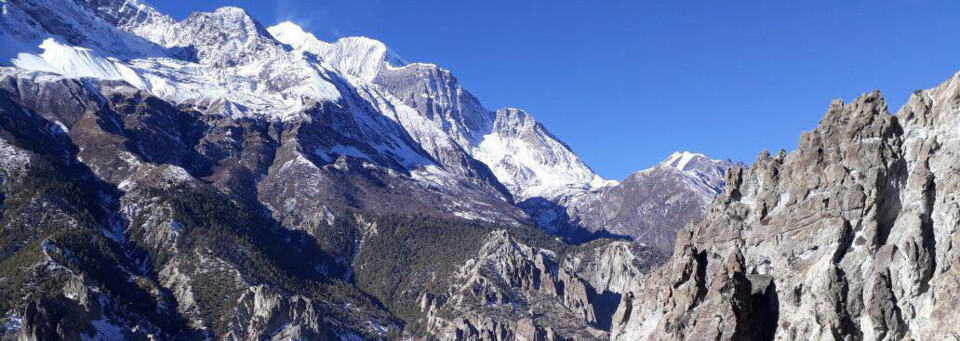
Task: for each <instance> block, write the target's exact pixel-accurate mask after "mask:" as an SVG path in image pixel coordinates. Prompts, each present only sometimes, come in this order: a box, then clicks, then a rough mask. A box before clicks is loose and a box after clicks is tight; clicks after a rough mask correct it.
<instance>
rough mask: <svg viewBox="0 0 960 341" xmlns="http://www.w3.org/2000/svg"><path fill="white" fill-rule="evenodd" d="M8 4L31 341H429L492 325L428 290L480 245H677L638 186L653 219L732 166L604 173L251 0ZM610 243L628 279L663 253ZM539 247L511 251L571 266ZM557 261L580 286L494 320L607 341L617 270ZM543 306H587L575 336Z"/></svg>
mask: <svg viewBox="0 0 960 341" xmlns="http://www.w3.org/2000/svg"><path fill="white" fill-rule="evenodd" d="M0 6H2V11H0V19H2V20H0V41H3V42H4V45H3V46H4V48H3V51H2V52H3V53H2V54H0V58H2V59H0V65H2V66H0V206H2V208H3V211H2V212H0V225H2V226H0V245H2V246H3V249H2V250H0V251H2V252H0V255H2V257H3V258H2V259H0V261H3V262H10V263H4V264H5V266H3V267H0V278H3V279H4V280H3V281H0V288H2V289H3V290H2V291H0V293H2V294H3V296H4V298H5V299H3V300H0V311H4V312H5V314H7V315H6V316H3V317H2V321H3V323H5V324H4V327H3V330H5V331H8V332H10V331H11V330H14V331H15V332H16V333H18V336H17V337H20V338H22V339H46V338H82V337H88V338H92V339H97V338H100V339H130V338H147V337H153V338H159V339H168V338H169V339H177V338H183V339H204V338H225V339H249V340H254V339H263V338H266V337H275V338H278V339H350V340H353V339H396V338H397V337H396V336H397V335H402V336H404V337H417V338H419V337H426V336H427V335H429V333H430V332H431V330H432V331H435V332H438V333H439V332H440V331H441V330H442V331H452V330H456V329H458V328H452V329H451V328H448V327H450V326H449V325H445V323H453V324H459V322H457V321H454V320H451V319H450V316H436V315H433V312H432V311H434V310H435V311H441V312H442V311H463V312H467V313H468V315H469V316H472V318H475V320H474V321H472V322H471V323H478V322H477V321H492V320H491V317H490V316H488V315H489V314H492V313H491V312H490V311H487V310H484V309H482V307H477V306H473V305H470V304H466V305H460V304H458V305H455V306H453V305H448V306H444V305H445V304H446V301H445V300H443V299H441V300H435V299H427V298H428V297H440V296H442V295H445V294H450V293H449V292H433V291H431V290H435V289H437V288H448V287H449V286H448V285H450V284H452V283H456V281H457V280H458V279H456V278H450V277H449V276H446V275H445V274H447V273H453V271H454V270H455V269H456V267H463V266H466V264H469V263H471V262H476V259H478V257H479V258H486V257H489V256H491V254H492V253H491V252H485V251H484V249H485V246H484V244H490V243H491V242H492V243H494V244H496V245H501V246H506V245H510V243H514V242H517V243H519V242H523V243H531V245H534V244H535V245H538V246H536V247H537V248H550V249H551V250H562V249H565V248H574V249H575V250H573V251H577V252H579V251H581V249H579V248H580V247H579V246H569V245H565V244H563V243H561V242H557V241H555V240H554V237H555V236H552V235H547V234H545V233H544V232H543V231H542V230H546V231H548V232H550V233H554V234H558V235H561V236H562V237H564V238H565V239H566V240H568V241H577V242H583V241H587V240H591V239H594V238H596V237H598V236H608V235H625V236H631V237H636V238H640V241H641V242H642V243H645V244H650V245H654V246H663V245H666V244H665V243H667V242H666V241H663V240H661V239H662V238H663V234H657V233H652V232H650V231H654V230H656V229H655V226H654V225H652V224H653V223H650V222H648V221H647V222H639V223H637V222H636V219H638V217H644V218H645V219H650V218H648V217H657V215H655V214H654V215H651V213H650V212H654V211H655V210H656V209H657V208H658V207H652V206H651V205H653V204H652V203H653V202H654V199H645V200H647V201H643V202H641V203H636V202H633V201H630V200H633V198H635V197H637V196H636V195H634V194H636V193H640V192H643V191H647V190H648V189H647V188H648V187H650V188H666V192H656V193H665V194H664V195H668V196H670V198H674V199H672V200H674V201H671V202H670V203H671V206H669V207H666V206H665V207H659V209H660V211H657V212H660V213H658V214H668V213H669V212H672V211H670V210H674V209H676V210H684V212H687V211H689V212H700V211H699V210H700V209H701V208H702V206H703V205H704V203H705V202H706V201H707V200H708V197H711V196H712V195H714V194H715V193H714V192H711V191H715V189H716V188H717V187H716V186H715V184H719V183H720V182H718V181H721V180H718V179H720V178H718V176H720V175H722V169H720V168H717V167H722V166H723V163H714V162H712V161H711V160H709V159H707V158H705V157H702V156H696V157H694V156H689V157H688V156H685V155H686V154H684V155H682V156H680V157H679V159H678V160H679V161H677V162H672V161H671V162H672V163H676V164H674V165H672V166H666V165H663V166H658V167H655V168H656V169H658V170H656V172H665V173H664V174H666V175H663V176H645V175H635V176H632V177H631V178H628V179H626V180H624V181H623V182H617V181H611V180H606V179H603V178H602V177H600V176H599V175H597V174H596V173H595V172H593V171H592V170H591V169H590V168H589V167H588V166H587V165H586V164H585V163H584V162H583V161H582V160H581V159H580V158H579V157H578V156H577V155H576V154H575V153H574V152H573V151H572V150H571V148H569V147H568V146H567V145H566V144H564V143H563V142H562V141H560V140H559V139H558V138H557V137H555V136H554V135H552V134H551V133H550V132H549V131H548V130H547V129H546V128H545V127H544V126H543V125H542V124H540V123H539V122H537V121H536V120H535V119H534V118H533V116H532V115H531V114H529V113H526V112H525V111H523V110H520V109H513V108H507V109H499V110H490V109H487V108H485V107H484V106H483V105H482V104H481V102H480V101H479V100H478V99H477V98H476V97H474V96H473V95H472V94H470V93H469V92H468V91H466V90H465V89H463V88H462V87H461V85H460V83H459V81H458V80H457V78H456V77H454V76H453V74H452V73H451V72H450V71H448V70H445V69H443V68H441V67H439V66H437V65H433V64H427V63H416V62H407V61H404V60H403V59H402V58H400V57H399V56H398V55H397V54H396V53H395V52H393V51H392V50H391V49H390V48H388V47H387V46H386V45H385V44H383V43H382V42H379V41H376V40H373V39H369V38H364V37H352V38H343V39H339V40H337V41H335V42H324V41H320V40H319V39H317V38H316V37H315V36H314V35H312V34H310V33H309V32H306V31H304V30H303V29H302V28H300V27H298V26H296V25H295V24H292V23H289V22H286V23H280V24H278V25H275V26H273V27H269V28H267V27H266V26H264V25H262V24H261V23H259V22H258V21H257V20H255V19H254V18H252V17H251V16H250V15H249V14H248V13H246V12H245V11H244V10H242V9H239V8H235V7H225V8H221V9H218V10H215V11H213V12H200V13H194V14H192V15H190V16H189V17H187V18H186V19H184V20H182V21H177V20H175V19H173V18H172V17H170V16H167V15H165V14H163V13H160V12H158V11H157V10H155V9H154V8H152V7H150V6H148V5H146V4H143V3H140V2H138V1H133V0H103V1H98V0H8V1H2V2H0ZM680 159H682V160H680ZM680 161H682V165H681V162H680ZM710 167H714V168H710ZM645 172H646V171H645ZM650 172H654V171H650ZM641 173H643V172H641ZM638 174H639V173H638ZM639 179H642V180H639ZM657 186H661V187H657ZM710 186H713V187H710ZM691 188H692V189H697V190H696V191H692V192H691V191H689V190H687V189H691ZM706 188H711V190H706ZM691 193H692V194H691ZM710 193H714V194H710ZM658 195H659V194H658ZM631 205H635V206H633V207H631ZM638 207H641V208H642V209H636V208H638ZM678 207H679V208H678ZM11 212H12V213H11ZM611 212H612V213H611ZM664 212H666V213H664ZM694 217H697V215H695V214H684V215H682V216H679V217H677V218H675V219H672V220H670V221H669V225H663V226H662V228H663V229H664V230H665V231H668V233H673V231H674V230H675V229H676V226H675V225H682V224H685V223H686V222H687V221H688V220H690V219H693V218H694ZM654 223H658V224H659V223H660V222H659V221H654ZM534 225H536V226H539V229H538V228H536V226H534ZM495 229H496V230H503V231H506V232H497V233H496V234H495V236H497V238H493V239H492V241H491V240H489V238H488V235H489V233H490V232H492V231H494V230H495ZM540 229H542V230H540ZM598 232H600V233H598ZM504 233H506V234H504ZM644 238H649V240H647V239H644ZM657 238H660V239H657ZM507 242H509V243H507ZM605 242H607V241H599V242H597V243H596V244H591V245H589V246H584V247H585V248H586V247H589V248H590V250H591V252H595V253H597V254H616V255H618V256H616V257H615V258H617V259H619V261H618V263H617V264H619V265H618V268H625V269H627V270H628V271H629V272H630V273H640V272H642V271H640V270H637V269H636V264H640V263H646V262H647V261H648V259H646V258H645V259H637V258H636V257H633V256H632V255H630V256H629V257H628V255H627V254H629V253H630V252H631V251H629V250H631V248H633V247H634V246H636V247H640V248H642V249H643V250H645V251H644V254H645V255H649V256H650V259H659V258H656V257H655V256H656V255H659V254H660V252H661V251H659V250H656V249H655V248H646V247H641V246H637V245H632V246H631V245H627V244H630V243H626V242H618V244H616V246H615V248H616V250H619V251H616V252H614V251H615V250H614V251H610V250H606V247H607V246H606V245H607V244H605ZM487 249H489V248H487ZM487 251H489V250H487ZM550 252H553V251H550V250H548V249H543V251H542V252H541V251H538V253H537V254H541V253H542V254H543V255H547V254H549V253H550ZM534 256H535V255H534V254H532V253H529V252H521V253H518V254H514V255H512V256H511V257H518V258H519V259H514V260H511V262H512V264H519V265H517V266H523V267H530V266H532V267H535V268H537V269H540V270H538V271H554V270H557V269H560V268H561V267H560V266H558V265H557V264H550V262H560V261H563V260H562V258H560V256H556V255H551V256H549V257H547V256H543V257H539V256H538V257H534ZM531 257H533V258H531ZM527 258H531V259H527ZM534 258H535V259H534ZM513 261H516V262H513ZM578 263H579V261H578ZM588 263H589V262H588ZM7 264H13V265H10V266H6V265H7ZM584 264H585V263H584ZM562 268H563V269H565V270H563V271H562V272H560V273H557V274H552V275H551V276H552V277H550V281H551V282H555V283H565V284H555V286H556V287H555V288H554V289H552V290H547V289H546V288H527V289H529V290H526V289H525V290H526V293H525V294H524V295H520V296H516V297H501V298H500V299H501V300H500V302H502V303H503V304H505V306H506V305H517V307H520V308H523V309H521V310H518V311H523V312H524V313H521V314H520V315H518V317H517V318H513V319H511V320H510V321H512V322H511V324H509V325H487V326H481V327H482V328H481V329H483V330H485V331H489V332H493V331H495V330H498V329H500V330H501V331H503V329H504V328H507V329H517V328H528V327H529V328H533V329H532V331H534V332H535V333H534V334H537V333H547V331H550V332H549V333H554V332H556V333H561V334H562V335H554V336H556V337H565V335H566V334H563V333H574V331H577V332H575V334H576V335H582V336H584V337H587V339H604V338H605V336H606V334H605V333H606V331H605V329H604V328H607V329H609V326H607V327H603V326H601V325H600V324H604V325H607V324H609V319H610V315H611V314H612V313H613V311H612V310H610V309H609V308H610V307H609V306H606V305H592V304H584V302H586V300H590V299H591V295H594V294H599V293H596V292H595V291H596V290H593V291H591V290H592V289H591V288H592V287H591V286H590V285H591V284H590V282H589V281H587V280H585V279H587V278H593V279H595V278H604V277H605V276H607V277H609V276H612V275H611V274H596V273H594V272H597V271H606V272H609V271H607V270H602V269H604V267H602V266H599V265H596V266H589V267H587V268H586V270H584V269H577V268H576V267H570V266H567V265H564V267H562ZM525 269H526V268H523V269H514V268H504V269H502V270H503V272H504V273H517V274H519V275H522V276H528V275H531V274H530V273H529V272H528V271H527V270H525ZM117 274H122V276H117ZM475 277H476V281H474V282H476V283H479V284H483V283H480V282H477V281H487V280H491V279H494V278H496V276H494V275H490V276H487V275H486V274H484V275H483V276H475ZM528 277H529V276H528ZM532 278H534V277H530V279H524V280H523V281H524V282H526V283H534V282H537V283H539V279H532ZM530 281H534V282H530ZM617 281H618V283H619V282H623V280H622V279H618V280H617ZM573 284H576V287H577V288H579V289H578V290H577V291H576V292H570V291H565V290H563V288H565V287H567V286H568V285H573ZM51 288H53V289H51ZM491 288H492V287H491ZM556 288H560V289H556ZM47 289H50V290H47ZM61 289H62V290H61ZM500 289H503V290H500ZM593 289H595V288H593ZM621 289H622V288H620V286H619V285H618V286H617V290H621ZM511 291H512V289H511V288H498V289H497V290H493V291H491V293H492V294H496V295H500V294H503V293H506V292H511ZM437 295H440V296H437ZM453 296H458V297H459V296H461V295H460V293H455V294H454V295H453ZM463 297H466V296H462V297H461V298H460V299H463ZM611 297H612V296H611ZM6 298H9V299H6ZM531 298H535V299H537V300H540V301H541V303H544V305H543V307H547V308H548V309H570V310H571V311H574V313H572V314H566V315H563V316H573V317H574V318H575V319H574V320H568V321H562V322H563V326H566V327H563V328H559V329H558V326H559V325H553V324H556V323H559V322H558V321H557V320H556V319H549V318H546V319H544V318H541V317H537V316H538V315H541V314H542V312H543V309H541V308H540V307H523V305H525V304H528V303H529V302H527V301H528V300H529V299H531ZM481 299H482V298H481ZM603 299H604V302H607V303H610V302H613V301H614V300H612V299H611V298H610V297H604V298H603ZM422 300H427V301H430V302H429V304H426V303H423V302H425V301H422ZM468 301H469V300H468ZM471 302H472V301H471ZM461 303H462V302H461ZM417 306H420V307H421V308H420V310H416V309H415V308H414V307H417ZM602 321H606V322H602ZM7 325H9V326H10V327H7ZM470 325H471V326H472V325H473V324H470ZM461 327H462V324H461ZM587 327H589V328H587ZM465 328H466V327H465ZM529 328H528V329H529ZM469 329H470V328H466V329H464V330H469ZM527 331H528V332H529V331H531V330H527ZM582 331H588V332H586V333H583V332H582ZM511 333H512V335H521V334H523V333H520V331H518V330H513V331H512V332H511ZM570 335H573V334H570Z"/></svg>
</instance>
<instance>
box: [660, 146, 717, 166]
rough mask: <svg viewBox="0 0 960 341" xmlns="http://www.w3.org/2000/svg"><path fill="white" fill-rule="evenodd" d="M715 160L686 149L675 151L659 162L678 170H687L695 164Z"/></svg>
mask: <svg viewBox="0 0 960 341" xmlns="http://www.w3.org/2000/svg"><path fill="white" fill-rule="evenodd" d="M713 161H715V160H712V159H710V158H708V157H707V156H706V155H703V154H700V153H691V152H688V151H682V152H681V151H676V152H673V154H670V157H668V158H667V159H666V160H663V162H661V163H660V164H663V165H667V166H670V167H673V168H676V169H677V170H680V171H687V170H690V169H693V168H696V166H697V165H702V164H703V163H705V162H706V163H712V162H713Z"/></svg>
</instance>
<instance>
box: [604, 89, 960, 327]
mask: <svg viewBox="0 0 960 341" xmlns="http://www.w3.org/2000/svg"><path fill="white" fill-rule="evenodd" d="M958 124H960V75H957V76H954V77H952V78H951V79H950V80H948V81H947V82H945V83H943V84H942V85H940V86H938V87H936V88H934V89H931V90H924V91H918V92H916V93H914V94H913V96H912V97H911V98H910V100H909V102H908V103H907V104H906V105H905V106H904V107H903V108H902V109H901V110H900V111H899V112H898V113H897V115H896V116H893V115H890V113H889V112H888V111H887V108H886V103H885V102H884V100H883V98H882V97H881V96H880V94H879V93H877V92H873V93H868V94H865V95H862V96H860V97H859V98H857V99H856V100H855V101H853V102H852V103H846V104H845V103H843V102H841V101H835V102H833V103H831V105H830V108H829V109H828V110H827V113H826V115H825V116H824V117H823V119H822V120H821V122H820V124H819V126H818V127H817V128H816V129H814V130H813V131H811V132H808V133H804V134H803V136H802V137H801V139H800V143H799V146H798V148H797V150H796V151H794V152H791V153H789V154H787V153H785V152H782V151H781V152H780V153H778V154H776V155H770V154H769V153H763V154H761V155H760V157H758V159H757V160H756V162H755V163H754V164H753V165H752V166H751V167H750V168H739V167H735V168H733V169H731V170H730V172H729V173H728V177H727V187H726V190H725V191H724V194H722V195H721V196H720V197H718V199H717V200H716V201H715V202H714V203H713V205H712V206H711V207H710V208H709V211H708V213H707V215H706V217H705V218H704V219H703V220H702V221H700V222H698V223H696V224H693V225H691V226H690V227H689V228H687V229H684V230H683V231H681V232H680V234H679V235H678V238H677V241H676V247H675V251H674V255H673V257H672V259H671V260H670V262H669V263H667V264H666V265H665V266H663V267H662V268H661V269H659V270H658V271H655V272H653V273H652V274H650V275H649V276H648V277H641V278H640V279H638V280H636V281H634V283H633V285H632V289H631V290H630V291H629V293H628V294H626V295H625V296H624V299H623V302H622V304H621V305H620V308H619V309H618V312H617V313H616V315H615V316H614V326H613V329H612V339H614V340H638V339H640V340H645V339H650V340H654V339H655V340H690V339H696V340H702V339H711V340H765V339H777V340H823V339H837V340H902V339H915V340H948V339H956V338H958V337H960V329H958V328H957V323H958V322H960V313H958V312H957V310H956V309H954V308H953V307H955V306H956V305H957V303H960V302H958V298H957V295H956V292H957V289H958V285H960V283H958V281H957V278H960V273H958V271H960V270H958V269H957V265H958V264H960V253H957V252H956V250H955V247H954V245H955V244H956V243H957V241H958V238H960V235H958V234H957V226H958V219H960V206H958V204H960V203H958V193H960V192H958V191H957V184H958V183H960V182H958V180H960V179H958V177H957V175H956V174H957V171H956V169H957V167H958V162H960V155H958V154H957V150H960V146H958V141H960V139H958V137H960V135H958V134H960V133H958V132H957V130H956V127H957V126H958Z"/></svg>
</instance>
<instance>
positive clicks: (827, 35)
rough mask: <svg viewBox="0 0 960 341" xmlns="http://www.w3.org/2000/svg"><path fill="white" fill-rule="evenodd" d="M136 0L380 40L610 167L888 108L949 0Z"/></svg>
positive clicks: (933, 74) (925, 78)
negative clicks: (529, 117) (863, 106)
mask: <svg viewBox="0 0 960 341" xmlns="http://www.w3.org/2000/svg"><path fill="white" fill-rule="evenodd" d="M148 1H149V2H150V3H151V4H152V5H154V6H156V7H158V8H159V9H160V10H162V11H164V12H166V13H169V14H172V15H174V16H175V17H177V18H178V19H182V18H184V17H186V16H187V15H188V14H189V13H190V12H192V11H198V10H202V11H209V10H213V9H215V8H217V7H221V6H227V5H232V6H238V7H242V8H245V9H247V10H248V11H249V12H250V13H251V14H252V15H253V16H254V17H255V18H256V19H258V20H259V21H261V22H262V23H263V24H264V25H266V26H270V25H273V24H275V23H277V22H280V21H284V20H291V21H293V22H295V23H298V24H300V25H301V26H303V27H304V28H305V29H306V30H308V31H312V32H314V34H316V35H317V36H318V37H319V38H320V39H322V40H328V41H329V40H335V39H336V38H338V37H341V36H355V35H363V36H368V37H372V38H376V39H379V40H381V41H383V42H385V43H386V44H387V45H388V46H390V47H391V48H392V49H393V50H394V51H396V52H397V53H398V54H400V55H401V56H402V57H403V58H404V59H405V60H407V61H420V62H430V63H435V64H438V65H440V66H442V67H445V68H447V69H450V70H451V71H453V73H454V75H456V76H457V77H458V78H459V79H460V82H461V84H462V85H463V86H464V87H465V88H466V89H467V90H469V91H471V92H472V93H474V94H475V95H476V96H477V97H479V98H480V100H481V101H482V102H483V103H484V105H485V106H486V107H487V108H490V109H497V108H500V107H505V106H511V107H520V108H524V109H526V110H527V111H529V112H530V113H532V114H533V115H534V116H535V117H536V118H537V119H538V120H540V121H541V122H543V123H544V125H546V127H547V128H548V129H549V130H550V131H551V132H553V133H554V135H556V136H558V137H560V139H562V140H563V141H565V142H566V143H567V144H568V145H570V147H571V148H573V150H574V151H575V152H577V153H578V154H579V155H580V156H581V157H582V158H583V159H584V160H585V161H586V162H587V164H589V165H590V166H591V167H593V168H594V170H596V171H597V172H599V173H600V174H601V175H602V176H604V177H608V178H614V179H621V178H623V177H625V176H626V175H628V174H630V173H632V172H634V171H636V170H639V169H642V168H646V167H649V166H651V165H653V164H655V163H656V162H658V161H659V160H661V159H663V158H665V157H666V156H667V155H669V154H670V153H671V152H672V151H674V150H691V151H697V152H702V153H705V154H707V155H709V156H711V157H715V158H732V159H735V160H742V161H746V162H748V163H749V162H752V161H753V160H754V159H755V158H756V156H757V154H758V153H759V152H760V151H761V150H763V149H764V148H767V149H770V150H772V151H775V150H778V149H781V148H784V149H787V150H791V149H793V148H794V147H795V146H796V143H797V141H798V139H799V137H800V132H802V131H805V130H810V129H812V128H813V127H815V126H816V124H817V122H818V121H819V119H820V117H821V115H822V114H823V112H824V110H825V109H826V107H827V105H828V104H829V101H830V100H831V99H834V98H841V99H844V100H846V101H850V100H852V99H853V98H855V97H856V96H857V95H859V94H861V93H863V92H867V91H870V90H873V89H879V90H880V91H882V92H883V94H884V95H885V96H886V98H887V102H888V104H889V105H890V110H891V111H894V112H895V111H896V110H897V109H899V107H900V106H901V105H902V104H903V103H904V102H905V101H906V100H907V98H908V97H909V95H910V93H911V92H912V91H914V90H917V89H922V88H929V87H933V86H935V85H937V84H938V83H940V82H941V81H943V80H945V79H947V78H948V77H949V76H951V75H953V74H954V73H956V72H957V71H960V21H958V20H957V14H960V1H920V0H901V1H883V0H879V1H767V0H764V1H567V0H563V1H499V0H496V1H491V0H486V1H472V0H471V1H460V0H457V1H388V0H354V1H349V0H332V1H323V0H319V1H318V0H309V1H308V0H286V1H279V2H273V1H254V0H232V1H230V0H217V1H206V2H204V3H200V2H190V1H164V0H152V1H151V0H148Z"/></svg>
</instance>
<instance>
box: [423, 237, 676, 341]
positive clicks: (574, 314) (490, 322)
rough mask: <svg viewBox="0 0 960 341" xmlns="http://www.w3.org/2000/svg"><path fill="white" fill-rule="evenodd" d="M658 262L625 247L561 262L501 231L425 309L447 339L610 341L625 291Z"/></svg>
mask: <svg viewBox="0 0 960 341" xmlns="http://www.w3.org/2000/svg"><path fill="white" fill-rule="evenodd" d="M634 252H636V253H637V254H638V255H639V256H640V257H638V255H635V254H634ZM641 257H642V258H641ZM660 259H662V256H660V254H659V253H658V252H656V251H655V250H653V249H648V248H638V247H636V246H631V245H630V244H629V243H626V242H612V243H601V244H600V245H589V246H584V247H583V248H581V249H579V250H575V251H574V252H573V253H571V254H569V255H567V256H562V255H558V254H557V253H555V252H553V251H550V250H547V249H540V248H536V247H531V246H528V245H525V244H523V243H520V242H518V241H517V240H516V239H514V238H512V237H511V236H510V235H509V234H508V233H507V232H506V231H503V230H500V231H495V232H492V233H491V234H490V235H489V237H488V238H487V239H486V240H485V241H484V243H483V246H482V248H481V250H480V251H479V252H478V254H477V255H476V257H473V258H471V259H469V260H468V261H467V262H466V263H464V264H463V265H462V266H461V267H460V269H459V271H457V273H456V274H454V275H453V277H452V281H451V282H450V285H449V287H448V289H447V290H446V291H445V292H444V293H442V294H440V295H430V294H426V295H422V296H421V297H420V308H421V310H422V311H424V312H425V313H426V321H427V325H428V329H429V330H430V332H431V333H432V334H434V335H436V336H438V337H439V338H440V339H443V340H605V339H607V338H608V337H609V336H608V333H607V332H606V331H605V330H606V329H608V328H609V326H610V317H611V314H612V313H613V310H612V309H611V307H614V308H615V305H616V303H617V300H618V299H619V298H618V297H617V296H618V295H619V293H620V289H622V287H621V285H622V284H623V283H625V280H626V279H627V278H630V276H638V275H640V274H642V273H644V272H646V270H647V269H648V268H649V267H650V266H651V264H656V263H655V262H657V261H658V260H660ZM611 304H612V306H611Z"/></svg>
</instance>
